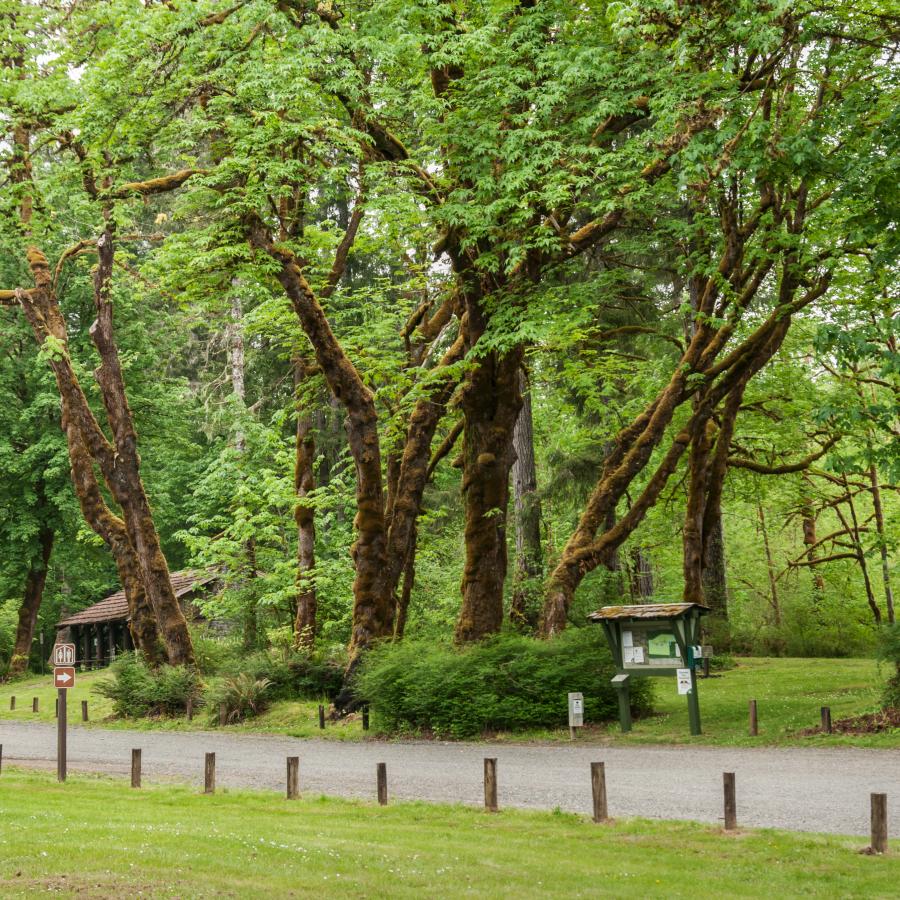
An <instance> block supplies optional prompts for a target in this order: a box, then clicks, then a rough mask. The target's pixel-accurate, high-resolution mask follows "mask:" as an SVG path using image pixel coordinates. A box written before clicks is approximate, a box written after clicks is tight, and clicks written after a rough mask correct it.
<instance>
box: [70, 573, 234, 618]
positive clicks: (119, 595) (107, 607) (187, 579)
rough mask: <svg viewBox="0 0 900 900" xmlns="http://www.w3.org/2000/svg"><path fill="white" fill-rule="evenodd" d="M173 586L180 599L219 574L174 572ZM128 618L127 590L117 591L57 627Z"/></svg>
mask: <svg viewBox="0 0 900 900" xmlns="http://www.w3.org/2000/svg"><path fill="white" fill-rule="evenodd" d="M171 577H172V588H173V590H174V591H175V596H176V597H178V598H179V599H180V598H181V597H183V596H184V595H185V594H190V593H191V592H192V591H195V590H197V588H199V587H202V586H203V585H204V584H209V582H210V581H214V580H215V579H216V578H217V577H218V576H217V574H216V573H215V572H195V571H192V570H190V569H188V570H186V571H184V572H172V575H171ZM127 618H128V601H127V600H126V599H125V591H117V592H116V593H115V594H111V595H110V596H109V597H107V598H106V599H105V600H101V601H100V602H99V603H95V604H94V605H93V606H89V607H88V608H87V609H83V610H81V612H77V613H75V614H74V615H72V616H69V617H68V618H66V619H63V620H62V621H61V622H57V623H56V627H57V628H67V627H68V626H69V625H94V624H96V623H97V622H117V621H124V620H126V619H127Z"/></svg>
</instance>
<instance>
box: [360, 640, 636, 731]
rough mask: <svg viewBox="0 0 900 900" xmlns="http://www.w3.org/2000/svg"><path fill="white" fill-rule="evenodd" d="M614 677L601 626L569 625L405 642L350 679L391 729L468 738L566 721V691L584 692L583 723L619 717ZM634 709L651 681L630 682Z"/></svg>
mask: <svg viewBox="0 0 900 900" xmlns="http://www.w3.org/2000/svg"><path fill="white" fill-rule="evenodd" d="M613 675H615V667H614V666H613V662H612V658H611V656H610V652H609V650H608V649H607V646H606V640H605V638H604V637H603V633H602V631H601V630H600V629H599V628H570V629H568V630H567V631H566V632H564V633H563V634H562V635H561V636H560V637H559V638H557V639H556V640H553V641H541V640H535V639H533V638H527V637H522V636H520V635H513V634H507V635H500V636H498V637H495V638H491V639H489V640H486V641H483V642H481V643H479V644H475V645H472V646H469V647H466V648H463V649H456V648H453V647H450V646H448V645H446V644H434V643H432V642H422V641H409V640H407V641H404V642H403V643H400V644H393V643H391V644H384V645H382V646H381V647H379V648H378V649H376V650H374V651H373V652H371V653H370V654H369V655H368V657H367V658H366V660H365V661H364V662H363V666H362V669H361V672H360V674H359V675H358V677H357V680H356V691H357V695H358V697H359V698H360V699H363V700H365V701H366V702H368V703H369V705H370V706H371V709H372V711H373V714H374V717H375V720H376V723H377V725H378V726H379V727H380V728H382V729H384V730H386V731H390V732H397V731H423V730H424V731H431V732H434V733H435V734H437V735H447V736H451V737H458V738H462V737H472V736H475V735H479V734H484V733H485V732H491V731H517V730H521V729H528V728H542V727H554V726H559V725H564V724H566V722H567V717H568V705H567V694H568V692H570V691H580V692H581V693H583V694H584V717H585V721H586V722H590V723H594V722H604V721H609V720H612V719H614V718H615V717H616V715H617V710H618V701H617V698H616V693H615V691H614V689H613V688H612V685H611V684H610V679H611V678H612V677H613ZM631 702H632V709H633V712H634V713H635V714H636V715H642V714H646V713H649V712H650V710H651V707H652V691H651V686H650V684H649V683H648V681H647V680H646V679H636V680H634V681H633V684H632V689H631Z"/></svg>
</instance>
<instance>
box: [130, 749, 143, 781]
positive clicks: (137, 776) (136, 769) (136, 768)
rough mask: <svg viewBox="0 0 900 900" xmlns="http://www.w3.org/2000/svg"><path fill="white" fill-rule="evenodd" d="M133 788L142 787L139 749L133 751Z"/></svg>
mask: <svg viewBox="0 0 900 900" xmlns="http://www.w3.org/2000/svg"><path fill="white" fill-rule="evenodd" d="M131 786H132V787H133V788H139V787H140V786H141V751H140V750H138V749H137V748H135V749H134V750H132V751H131Z"/></svg>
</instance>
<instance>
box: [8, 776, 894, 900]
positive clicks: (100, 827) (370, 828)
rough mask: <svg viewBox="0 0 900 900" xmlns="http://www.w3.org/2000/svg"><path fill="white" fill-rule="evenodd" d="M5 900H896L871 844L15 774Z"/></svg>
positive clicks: (890, 869)
mask: <svg viewBox="0 0 900 900" xmlns="http://www.w3.org/2000/svg"><path fill="white" fill-rule="evenodd" d="M0 823H2V825H0V859H2V865H0V896H3V897H31V896H38V895H42V894H46V893H48V892H51V893H54V894H61V895H63V896H78V897H86V898H100V897H104V898H105V897H110V898H112V897H125V896H146V897H210V896H225V897H287V896H293V897H312V896H329V897H363V896H364V897H423V896H438V897H457V896H490V897H523V896H524V897H540V896H560V897H562V896H565V897H579V896H581V897H588V896H590V897H597V896H612V897H646V896H659V897H673V898H674V897H685V898H696V897H697V896H701V895H702V896H724V897H758V896H759V895H760V892H761V882H760V877H761V874H762V873H765V892H766V893H767V894H773V895H776V896H781V897H800V896H807V897H809V896H813V897H842V898H849V897H860V898H862V897H865V898H870V900H871V898H876V897H895V896H896V892H897V884H898V883H900V856H898V855H896V853H888V854H887V855H885V856H881V857H873V856H866V855H861V854H860V853H859V851H860V850H861V849H862V848H863V847H864V846H865V843H866V842H865V840H864V839H861V838H844V837H834V836H824V835H806V834H789V833H784V832H777V831H770V830H760V831H743V832H737V833H735V834H724V833H723V832H722V831H721V830H720V829H718V828H715V827H712V826H703V825H698V824H692V823H681V822H650V821H646V820H623V821H619V822H614V823H611V824H607V825H595V824H594V823H592V822H590V821H588V820H587V819H585V818H582V817H579V816H575V815H570V814H559V813H535V812H524V811H513V810H501V812H499V813H496V814H489V813H486V812H483V811H481V810H478V809H470V808H464V807H460V806H432V805H426V804H420V803H402V804H400V803H398V804H393V805H390V806H387V807H383V808H382V807H378V806H376V805H374V804H365V803H359V802H351V801H341V800H333V799H324V798H304V799H302V800H300V801H288V800H286V799H283V798H280V797H278V796H277V795H274V794H259V793H249V792H228V793H220V794H217V795H215V796H211V797H208V796H203V795H200V794H198V793H197V792H196V791H195V790H192V789H189V788H186V787H154V788H145V789H142V790H140V791H134V790H131V789H130V788H129V787H127V786H126V782H125V781H113V780H110V779H100V778H86V777H73V778H70V780H69V781H68V782H67V783H66V784H64V785H59V784H57V783H56V781H55V779H53V778H52V777H51V776H50V775H48V774H44V773H41V774H38V773H25V772H20V771H16V770H12V771H10V770H7V771H4V772H3V774H2V775H0Z"/></svg>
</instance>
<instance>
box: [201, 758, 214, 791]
mask: <svg viewBox="0 0 900 900" xmlns="http://www.w3.org/2000/svg"><path fill="white" fill-rule="evenodd" d="M203 776H204V777H203V785H204V786H203V793H204V794H214V793H215V792H216V754H215V753H207V754H206V765H205V766H204V768H203Z"/></svg>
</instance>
